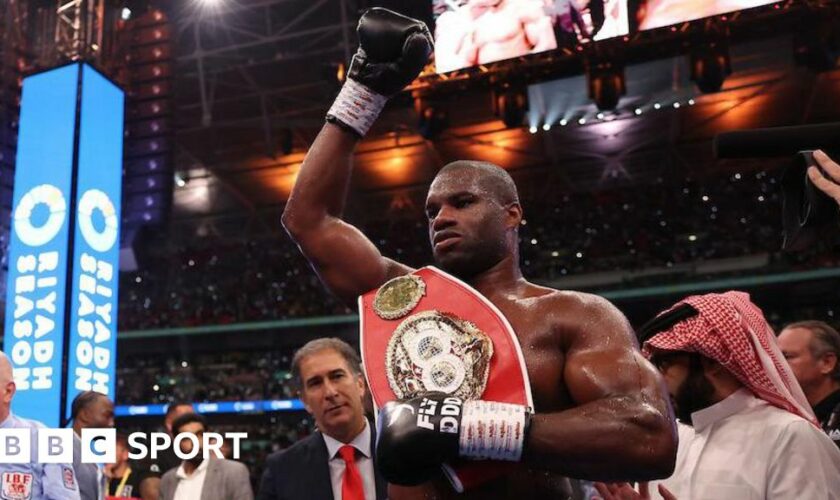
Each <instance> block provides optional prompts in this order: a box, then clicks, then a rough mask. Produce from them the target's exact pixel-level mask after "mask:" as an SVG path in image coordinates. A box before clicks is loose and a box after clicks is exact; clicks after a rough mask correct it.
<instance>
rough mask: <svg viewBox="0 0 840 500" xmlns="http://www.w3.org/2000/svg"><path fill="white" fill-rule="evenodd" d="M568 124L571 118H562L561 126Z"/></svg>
mask: <svg viewBox="0 0 840 500" xmlns="http://www.w3.org/2000/svg"><path fill="white" fill-rule="evenodd" d="M568 124H569V120H567V119H565V118H563V119H562V120H560V126H561V127H565V126H566V125H568Z"/></svg>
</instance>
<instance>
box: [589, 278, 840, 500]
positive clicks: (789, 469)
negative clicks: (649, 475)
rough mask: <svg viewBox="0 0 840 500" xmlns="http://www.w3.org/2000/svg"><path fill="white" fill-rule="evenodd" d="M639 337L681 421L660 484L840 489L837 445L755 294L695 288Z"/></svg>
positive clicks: (757, 492) (821, 494) (678, 491)
mask: <svg viewBox="0 0 840 500" xmlns="http://www.w3.org/2000/svg"><path fill="white" fill-rule="evenodd" d="M639 337H640V339H641V340H642V341H643V352H644V353H645V355H647V356H649V357H650V359H651V361H652V362H653V363H654V364H655V365H656V366H657V367H658V368H659V369H660V370H661V371H662V374H663V376H664V378H665V382H666V384H667V386H668V389H669V392H670V393H671V395H672V396H673V398H674V401H675V405H674V410H675V412H676V415H677V419H678V420H679V421H680V422H681V423H683V424H685V425H683V426H681V428H680V431H679V432H680V436H679V437H680V440H679V448H678V450H677V464H676V469H675V470H674V474H673V475H672V476H671V477H670V478H668V479H666V480H664V481H662V482H661V484H660V485H659V486H661V488H657V489H659V492H660V494H663V496H664V497H665V498H673V497H675V498H678V499H691V500H707V499H708V500H711V499H715V500H717V499H721V498H727V499H729V498H733V499H734V498H766V499H790V498H820V499H828V500H837V499H840V450H838V449H837V447H836V446H834V444H833V443H832V442H831V440H830V439H828V437H827V436H826V435H825V434H824V433H823V432H821V431H820V429H819V427H818V426H817V421H816V418H815V417H814V414H813V413H812V412H811V408H810V406H809V405H808V401H807V400H806V399H805V395H804V394H803V393H802V390H801V389H800V387H799V384H798V383H797V382H796V380H795V379H794V376H793V373H792V372H791V370H790V367H789V366H788V364H787V363H786V362H785V361H784V359H783V357H782V353H781V351H780V349H779V347H778V345H777V344H776V338H775V335H774V334H773V331H772V329H771V328H770V325H768V324H767V322H766V320H765V319H764V316H763V314H762V313H761V310H760V309H759V308H758V307H756V306H755V305H754V304H753V303H752V302H750V300H749V295H747V294H746V293H742V292H726V293H723V294H708V295H701V296H693V297H689V298H687V299H685V300H683V301H681V302H679V303H677V304H676V305H675V306H674V307H672V308H671V309H669V310H668V311H666V312H664V313H662V314H660V315H659V316H657V317H656V318H655V319H654V320H653V321H651V322H649V323H648V324H647V325H645V326H643V327H642V328H641V329H640V331H639ZM598 488H599V491H601V493H602V495H603V496H604V497H605V498H607V499H612V498H634V497H633V496H632V490H629V491H627V490H628V489H629V488H628V486H627V485H613V486H612V491H610V487H608V486H607V485H604V484H598ZM616 489H618V490H620V491H616ZM636 498H641V495H639V496H637V497H636Z"/></svg>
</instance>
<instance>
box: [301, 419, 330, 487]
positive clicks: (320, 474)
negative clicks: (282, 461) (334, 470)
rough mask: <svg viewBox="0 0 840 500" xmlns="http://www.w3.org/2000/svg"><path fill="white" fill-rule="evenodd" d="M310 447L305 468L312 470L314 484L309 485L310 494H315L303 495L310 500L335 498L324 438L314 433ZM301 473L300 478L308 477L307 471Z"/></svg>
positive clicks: (316, 432) (318, 433)
mask: <svg viewBox="0 0 840 500" xmlns="http://www.w3.org/2000/svg"><path fill="white" fill-rule="evenodd" d="M310 445H311V446H310V460H309V463H308V464H306V465H305V466H306V467H311V468H312V469H311V471H312V475H311V478H312V480H313V482H314V483H315V484H312V485H311V486H312V487H313V490H311V492H312V493H317V494H315V495H311V496H310V492H304V493H306V496H308V497H310V498H325V499H332V498H335V497H334V496H333V490H332V479H331V478H330V463H329V460H330V454H329V451H327V443H326V442H325V441H324V436H322V435H321V433H320V432H318V431H315V433H314V434H313V435H312V440H311V441H310ZM301 472H302V473H303V476H301V477H306V476H307V475H309V472H308V471H301ZM302 483H303V482H302Z"/></svg>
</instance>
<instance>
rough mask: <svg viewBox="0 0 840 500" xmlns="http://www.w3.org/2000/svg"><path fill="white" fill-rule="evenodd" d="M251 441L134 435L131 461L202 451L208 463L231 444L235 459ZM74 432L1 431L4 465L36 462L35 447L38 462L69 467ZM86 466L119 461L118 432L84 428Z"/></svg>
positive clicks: (237, 436)
mask: <svg viewBox="0 0 840 500" xmlns="http://www.w3.org/2000/svg"><path fill="white" fill-rule="evenodd" d="M243 439H248V433H246V432H226V433H224V434H220V433H216V432H205V433H204V434H203V435H202V436H201V439H200V440H199V438H198V437H197V436H196V435H195V434H191V433H189V432H182V433H180V434H178V435H177V436H175V438H174V439H173V438H172V437H171V436H170V435H169V434H167V433H165V432H133V433H131V434H129V435H128V458H129V459H131V460H143V459H145V458H151V459H152V460H155V459H157V458H158V456H159V455H160V454H161V453H162V452H164V451H166V450H168V449H170V448H171V449H172V451H174V452H175V456H177V457H178V458H179V459H181V460H192V459H193V458H195V457H196V456H197V455H198V453H199V451H200V452H201V453H202V457H203V458H204V459H205V460H206V459H208V458H210V457H211V456H214V457H216V458H223V455H222V443H223V442H225V441H227V442H229V443H230V445H231V457H232V458H233V459H238V458H239V448H240V444H241V440H243ZM73 440H74V438H73V429H49V428H40V429H38V430H37V432H36V433H35V437H34V441H36V442H35V443H33V442H32V441H33V433H32V430H31V429H0V463H5V464H21V463H29V462H30V461H31V460H32V456H33V454H32V451H33V446H35V447H36V448H35V450H37V455H34V456H36V457H37V462H38V463H43V464H62V463H63V464H66V463H70V462H72V461H73ZM184 441H189V442H190V443H191V445H192V446H191V447H190V448H189V449H190V451H189V452H186V453H185V452H184V451H182V450H181V443H183V442H184ZM80 442H81V447H80V448H81V459H82V463H93V464H107V463H114V462H116V461H117V430H116V429H82V435H81V436H80Z"/></svg>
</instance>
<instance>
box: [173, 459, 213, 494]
mask: <svg viewBox="0 0 840 500" xmlns="http://www.w3.org/2000/svg"><path fill="white" fill-rule="evenodd" d="M208 462H210V461H209V460H204V461H202V462H201V465H199V466H198V467H196V468H195V470H194V471H193V473H192V474H190V475H189V476H188V475H187V472H186V471H185V470H184V464H183V462H182V463H181V465H179V466H178V470H177V471H175V475H176V476H177V477H178V486H176V487H175V494H174V495H173V497H172V499H173V500H198V499H199V498H201V490H202V489H203V488H204V478H206V477H207V463H208Z"/></svg>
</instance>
